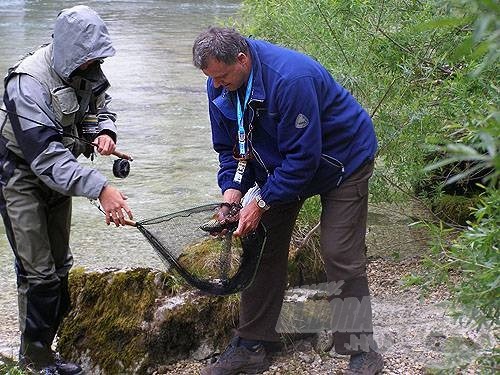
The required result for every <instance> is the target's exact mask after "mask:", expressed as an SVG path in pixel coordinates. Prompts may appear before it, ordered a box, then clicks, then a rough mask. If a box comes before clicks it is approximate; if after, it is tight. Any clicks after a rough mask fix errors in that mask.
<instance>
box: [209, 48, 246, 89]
mask: <svg viewBox="0 0 500 375" xmlns="http://www.w3.org/2000/svg"><path fill="white" fill-rule="evenodd" d="M250 67H251V62H250V59H249V58H248V56H246V55H245V54H244V53H240V54H239V55H238V58H237V60H236V62H235V63H234V64H231V65H227V64H225V63H223V62H221V61H219V60H216V59H215V58H210V59H209V60H208V64H207V67H206V68H205V69H203V73H205V75H206V76H208V77H211V78H212V79H213V82H214V86H215V88H218V87H220V86H223V87H224V88H226V89H227V90H229V91H236V90H238V89H239V88H240V87H241V86H243V85H244V84H245V83H246V81H247V79H248V76H249V74H250Z"/></svg>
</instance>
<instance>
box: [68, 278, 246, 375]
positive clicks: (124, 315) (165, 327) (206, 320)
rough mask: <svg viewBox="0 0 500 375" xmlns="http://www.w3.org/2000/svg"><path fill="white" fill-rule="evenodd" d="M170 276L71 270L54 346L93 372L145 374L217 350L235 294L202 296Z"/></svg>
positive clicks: (233, 311)
mask: <svg viewBox="0 0 500 375" xmlns="http://www.w3.org/2000/svg"><path fill="white" fill-rule="evenodd" d="M173 279H175V277H174V276H173V275H170V274H168V273H165V272H158V271H153V270H149V269H134V270H129V271H119V272H112V271H108V272H101V273H99V272H92V273H85V272H83V271H82V270H81V269H79V270H75V271H73V272H72V273H71V276H70V282H71V298H72V301H73V310H72V311H71V313H70V314H69V316H68V317H67V318H66V319H65V320H64V322H63V325H62V326H61V329H60V332H59V341H58V350H59V351H60V352H61V354H62V355H63V356H64V357H65V358H68V359H72V360H75V361H78V362H80V363H82V365H83V367H84V368H85V370H86V371H88V372H89V373H92V374H124V373H138V374H142V373H148V369H149V368H151V367H152V368H154V367H156V365H158V364H168V363H171V362H173V361H175V360H178V359H181V358H186V357H188V356H189V355H191V354H194V355H195V356H197V357H198V358H201V357H203V356H209V355H210V354H212V353H213V351H215V350H218V349H220V348H222V347H223V346H224V345H225V344H226V343H227V340H228V339H229V336H230V332H231V328H233V327H234V325H235V321H237V306H238V298H237V297H234V296H231V297H226V298H219V297H207V296H202V295H200V294H197V293H196V292H193V291H185V290H184V288H183V287H182V286H178V285H177V284H175V283H172V280H173Z"/></svg>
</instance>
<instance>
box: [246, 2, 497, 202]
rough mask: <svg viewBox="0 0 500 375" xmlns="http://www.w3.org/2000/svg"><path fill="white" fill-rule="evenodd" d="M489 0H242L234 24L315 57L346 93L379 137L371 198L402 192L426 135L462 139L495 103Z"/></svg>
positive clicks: (424, 156) (407, 189)
mask: <svg viewBox="0 0 500 375" xmlns="http://www.w3.org/2000/svg"><path fill="white" fill-rule="evenodd" d="M472 3H475V2H472ZM483 3H484V4H483ZM489 3H490V2H489V1H478V2H477V4H476V5H474V4H471V2H458V1H457V2H454V3H453V4H450V3H449V2H440V1H430V2H421V1H404V0H386V1H375V0H349V1H340V0H312V1H311V0H285V1H277V0H262V1H254V0H246V1H244V2H243V17H242V18H243V19H244V20H246V21H244V22H242V24H241V25H240V29H242V30H244V32H245V33H246V34H248V35H253V36H255V37H259V38H263V39H267V40H269V41H271V42H275V43H277V44H281V45H284V46H287V47H291V48H294V49H297V50H299V51H302V52H304V53H306V54H308V55H310V56H312V57H314V58H315V59H317V60H318V61H319V62H321V63H322V64H323V65H324V66H325V67H326V68H327V69H329V71H330V72H331V73H332V75H333V76H334V77H335V78H336V79H337V80H338V81H339V82H340V83H342V84H343V85H344V86H345V87H346V88H348V89H349V90H350V91H351V92H352V93H353V94H354V95H355V97H356V98H357V99H358V100H359V101H360V102H361V103H362V104H363V106H364V107H365V108H366V109H367V110H368V112H369V113H370V114H371V115H372V116H373V119H374V123H375V127H376V132H377V135H378V138H379V143H380V149H379V153H378V160H377V169H376V172H375V175H374V178H373V184H372V185H373V186H372V193H373V198H374V200H377V201H391V200H401V199H403V198H404V199H406V198H407V195H408V194H411V192H412V191H413V190H414V188H415V187H416V186H417V185H418V184H419V182H420V181H421V180H422V179H423V178H424V177H425V174H426V173H425V171H424V170H423V168H424V166H425V165H427V164H428V163H429V160H431V161H432V160H433V159H434V158H435V157H439V154H438V155H434V153H433V152H432V151H429V148H428V147H427V146H426V145H427V143H428V142H431V143H432V144H434V145H436V144H437V145H444V144H447V143H451V142H454V141H457V140H461V139H462V137H466V136H468V135H470V134H471V131H473V130H475V129H478V128H482V127H483V126H485V124H483V123H481V122H478V121H476V119H477V118H485V117H486V116H487V115H488V114H489V113H490V112H491V110H492V108H497V107H498V106H497V105H498V97H499V95H498V89H497V84H496V82H497V80H498V74H497V69H496V68H493V67H491V66H488V65H485V63H484V61H486V60H488V61H490V60H491V58H492V57H491V56H490V55H489V54H490V52H491V54H493V55H494V52H493V51H495V49H494V48H493V46H492V45H489V46H488V48H484V47H482V46H483V45H484V42H485V40H488V38H487V37H486V36H485V35H486V34H485V30H488V29H491V27H492V25H493V24H494V22H493V21H492V20H491V17H490V16H489V15H488V13H487V12H488V11H490V10H491V9H492V7H493V8H495V7H494V6H493V5H491V4H489ZM483 9H484V12H483ZM495 9H496V8H495ZM479 10H481V11H480V12H479ZM478 12H479V13H478ZM481 43H483V44H481ZM495 43H496V42H495ZM457 46H460V48H459V50H461V52H460V53H458V51H457ZM465 46H468V48H465ZM488 51H489V52H488ZM486 54H488V56H489V57H487V58H485V57H484V56H485V55H486ZM479 66H481V69H482V72H483V74H482V75H480V76H477V75H476V76H473V75H472V73H475V72H477V70H478V67H479ZM389 182H390V183H389Z"/></svg>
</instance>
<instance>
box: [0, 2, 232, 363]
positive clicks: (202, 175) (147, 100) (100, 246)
mask: <svg viewBox="0 0 500 375" xmlns="http://www.w3.org/2000/svg"><path fill="white" fill-rule="evenodd" d="M78 3H85V4H87V5H89V6H91V7H92V8H94V9H95V10H96V11H97V12H98V13H99V14H100V15H101V17H102V18H103V19H104V20H105V21H106V24H107V25H108V29H109V32H110V35H111V38H112V40H113V43H114V46H115V48H116V50H117V54H116V55H115V56H114V57H112V58H109V59H106V61H105V63H104V64H103V70H104V71H105V73H106V75H107V77H108V79H109V80H110V82H111V88H110V90H109V93H110V94H111V96H112V97H113V104H112V109H113V110H114V111H116V112H117V113H118V122H117V125H118V126H119V139H118V150H120V151H122V152H125V153H128V154H130V155H131V156H132V157H133V158H134V161H133V162H132V163H131V172H130V175H129V177H127V178H126V179H123V180H120V179H116V178H114V177H113V174H112V162H113V159H112V158H109V157H106V158H105V157H99V158H98V159H97V160H95V161H94V163H93V164H94V166H95V167H96V168H98V169H99V170H100V171H101V172H102V173H103V174H105V175H106V176H108V177H109V180H110V182H111V184H112V185H114V186H116V187H118V188H119V189H120V190H122V191H123V192H124V193H125V194H126V195H127V196H128V197H129V205H130V207H131V209H132V210H133V212H134V215H135V219H138V220H140V219H145V218H151V217H154V216H160V215H164V214H167V213H172V212H176V211H179V210H182V209H185V208H190V207H194V206H198V205H202V204H206V203H210V202H214V201H217V200H218V199H219V190H218V187H217V183H216V178H215V175H216V170H217V158H216V155H215V153H214V152H213V150H212V148H211V138H210V128H209V123H208V115H207V103H206V95H205V90H204V88H205V81H206V77H205V76H204V75H203V74H202V73H201V72H200V71H199V70H197V69H195V68H194V67H193V66H192V63H191V46H192V42H193V40H194V38H195V37H196V35H197V34H198V33H199V32H201V31H202V30H204V29H205V28H206V27H207V26H209V25H214V24H217V23H221V22H227V20H228V18H230V17H235V16H236V14H237V11H238V7H239V2H237V1H229V0H226V1H224V0H218V1H216V0H211V1H210V0H199V1H180V0H179V1H175V0H144V1H132V0H128V1H127V0H108V1H102V0H101V1H85V2H74V1H43V0H38V1H37V0H32V1H30V0H24V1H22V0H17V1H16V0H0V51H1V52H0V74H2V75H3V74H5V72H6V71H7V68H8V67H9V66H11V65H12V64H13V63H14V62H15V61H17V60H18V59H19V58H20V57H21V56H22V55H24V54H25V53H26V52H29V51H30V50H32V49H34V48H35V47H37V46H38V45H40V44H42V43H45V42H48V41H50V37H51V33H52V27H53V22H54V19H55V17H56V16H57V13H58V12H59V10H61V9H63V8H67V7H70V6H72V5H76V4H78ZM0 87H1V89H2V92H3V85H1V84H0ZM81 159H84V158H83V157H82V158H81ZM82 163H84V164H89V165H90V164H91V163H90V162H88V161H84V160H82ZM73 202H74V205H73V228H72V233H71V248H72V251H73V254H74V257H75V265H78V266H83V267H85V268H87V269H89V270H93V269H104V268H113V267H116V268H125V267H136V266H147V267H155V268H163V267H164V266H163V264H162V263H161V261H160V260H159V258H158V257H157V256H156V255H155V253H154V252H153V250H152V249H151V247H150V246H149V244H148V243H147V242H145V240H144V239H143V237H142V235H141V234H140V233H139V232H138V231H137V230H136V229H134V228H131V227H127V228H116V227H114V226H109V227H108V226H106V225H105V223H104V216H103V215H102V214H101V213H100V212H99V211H98V210H97V209H96V207H94V206H92V205H91V204H90V203H89V201H88V200H87V199H85V198H75V199H74V200H73ZM0 232H1V233H0V323H1V325H0V352H3V353H4V354H9V355H12V354H15V350H16V349H15V346H16V345H17V340H18V338H17V304H16V287H15V275H14V269H13V256H12V253H11V249H10V247H9V245H8V243H7V241H6V238H5V235H4V232H5V231H4V228H3V224H0Z"/></svg>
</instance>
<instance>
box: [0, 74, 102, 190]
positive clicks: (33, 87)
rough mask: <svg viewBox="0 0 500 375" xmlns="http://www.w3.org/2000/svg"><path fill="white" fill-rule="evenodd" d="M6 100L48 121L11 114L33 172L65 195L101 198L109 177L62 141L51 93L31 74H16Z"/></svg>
mask: <svg viewBox="0 0 500 375" xmlns="http://www.w3.org/2000/svg"><path fill="white" fill-rule="evenodd" d="M4 103H5V105H6V108H7V110H9V111H10V112H13V113H17V114H19V115H22V116H23V117H26V118H28V119H32V120H35V121H37V122H39V123H42V124H44V125H40V124H37V123H35V122H33V121H29V120H27V119H23V118H20V117H18V116H16V115H13V114H9V119H10V122H11V124H12V128H13V132H14V135H15V137H16V140H17V143H18V144H19V147H20V149H21V151H22V152H23V155H24V158H25V160H26V163H27V164H28V165H29V166H30V168H31V170H32V171H33V173H35V175H37V176H38V177H39V178H40V180H42V181H43V182H44V183H45V184H46V185H47V186H49V187H50V188H51V189H53V190H55V191H57V192H59V193H61V194H65V195H72V196H84V197H88V198H93V199H96V198H98V197H99V194H100V192H101V190H102V188H103V187H104V186H105V185H106V184H107V181H106V178H105V177H104V176H103V175H102V174H101V173H99V172H98V171H97V170H94V169H91V168H87V167H83V166H82V165H80V163H78V161H77V160H76V158H75V157H74V156H73V154H72V153H71V152H70V151H69V150H68V149H66V148H65V147H64V145H63V144H62V136H61V134H60V132H59V131H58V129H57V128H56V126H55V124H54V113H53V111H52V109H51V106H50V103H51V100H50V93H48V92H47V91H46V90H45V89H44V87H43V86H42V85H41V84H40V83H39V82H38V81H36V80H35V79H34V78H32V77H31V76H28V75H24V74H21V75H16V76H14V77H12V78H11V79H10V80H9V81H8V84H7V87H6V89H5V94H4Z"/></svg>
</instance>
